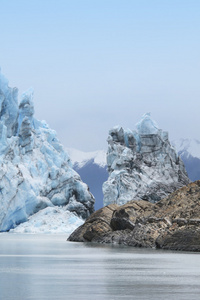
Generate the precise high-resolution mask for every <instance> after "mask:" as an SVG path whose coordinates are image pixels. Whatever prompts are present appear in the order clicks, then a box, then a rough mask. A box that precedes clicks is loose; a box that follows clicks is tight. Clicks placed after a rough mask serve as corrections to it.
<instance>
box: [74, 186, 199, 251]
mask: <svg viewBox="0 0 200 300" xmlns="http://www.w3.org/2000/svg"><path fill="white" fill-rule="evenodd" d="M68 240H69V241H77V242H98V243H114V244H124V245H128V246H134V247H150V248H159V249H170V250H185V251H200V181H196V182H193V183H190V184H189V185H187V186H184V187H182V188H180V189H179V190H177V191H175V192H173V193H172V194H171V195H169V196H168V197H166V198H165V199H162V200H160V201H159V202H157V203H155V204H153V203H151V202H148V201H144V200H134V201H130V202H128V203H126V204H124V205H122V206H119V205H117V204H110V205H108V206H106V207H103V208H102V209H100V210H98V211H96V212H95V213H93V214H92V215H91V216H90V217H89V218H88V219H87V221H86V222H85V223H84V224H83V225H82V226H80V227H79V228H77V229H76V230H75V231H74V232H73V233H72V234H71V236H70V237H69V239H68Z"/></svg>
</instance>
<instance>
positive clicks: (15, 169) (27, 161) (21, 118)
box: [0, 72, 94, 231]
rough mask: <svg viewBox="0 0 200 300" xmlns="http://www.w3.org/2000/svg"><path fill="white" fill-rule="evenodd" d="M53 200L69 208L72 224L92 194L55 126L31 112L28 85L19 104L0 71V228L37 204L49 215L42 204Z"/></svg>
mask: <svg viewBox="0 0 200 300" xmlns="http://www.w3.org/2000/svg"><path fill="white" fill-rule="evenodd" d="M58 206H59V208H62V209H63V212H64V211H66V210H67V211H70V212H74V213H75V214H73V215H72V217H74V218H71V217H70V216H69V214H68V220H69V222H68V226H71V224H72V220H73V221H74V222H75V223H76V221H77V218H78V217H80V218H83V219H86V218H87V217H88V216H89V215H90V214H91V213H92V212H93V210H94V197H93V196H92V194H91V193H90V192H89V190H88V187H87V185H86V184H85V183H83V182H82V181H81V178H80V176H79V175H78V174H77V173H76V172H75V171H74V170H73V169H72V166H71V162H70V159H69V156H68V154H67V153H66V151H65V150H64V148H63V146H62V145H61V143H60V142H59V140H58V139H57V136H56V132H55V131H54V130H52V129H50V128H49V127H48V125H47V124H46V123H45V122H44V121H41V122H40V121H38V120H36V119H35V118H34V106H33V90H31V89H30V90H29V91H27V92H26V93H24V94H23V95H22V99H21V102H20V104H19V105H18V90H17V89H16V88H10V87H9V86H8V80H7V79H6V78H5V77H4V76H3V75H2V74H1V72H0V231H7V230H9V229H11V228H14V227H16V226H17V225H19V224H20V223H22V222H25V221H27V220H28V219H29V217H30V216H31V215H33V214H35V213H37V212H39V211H40V210H42V209H46V215H49V216H50V212H51V210H49V209H47V208H48V207H55V208H56V207H58ZM55 211H56V209H55V210H52V212H53V213H55ZM44 214H45V212H44ZM62 216H63V217H64V218H66V215H65V214H64V213H63V214H60V218H62ZM49 226H51V224H50V223H49Z"/></svg>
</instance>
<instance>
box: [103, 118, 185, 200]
mask: <svg viewBox="0 0 200 300" xmlns="http://www.w3.org/2000/svg"><path fill="white" fill-rule="evenodd" d="M107 165H108V172H109V178H108V180H107V181H106V182H104V184H103V193H104V205H108V204H110V203H117V204H119V205H122V204H124V203H126V202H128V201H130V200H134V199H143V200H148V201H151V202H157V201H158V200H160V199H162V198H164V197H166V196H167V195H168V194H170V193H171V192H173V191H174V190H176V189H178V188H180V187H181V186H183V185H186V184H188V183H189V182H190V180H189V178H188V176H187V173H186V171H185V167H184V164H183V162H182V161H181V159H180V158H179V157H178V156H177V154H176V151H175V149H174V148H173V147H172V146H171V145H170V142H169V139H168V133H167V132H165V131H162V130H161V129H160V128H159V127H158V125H157V123H156V122H155V121H154V120H152V118H151V116H150V114H149V113H148V114H145V115H144V116H143V117H142V119H141V121H140V122H139V123H137V124H136V130H130V129H126V130H125V129H123V128H122V127H120V126H115V127H114V128H112V129H111V130H110V131H109V136H108V151H107Z"/></svg>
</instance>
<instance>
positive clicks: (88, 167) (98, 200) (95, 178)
mask: <svg viewBox="0 0 200 300" xmlns="http://www.w3.org/2000/svg"><path fill="white" fill-rule="evenodd" d="M67 152H68V154H69V156H70V158H71V161H72V165H73V168H74V170H75V171H76V172H77V173H78V174H79V175H80V176H81V178H82V180H83V181H84V182H85V183H86V184H87V185H88V186H89V188H90V191H91V193H92V194H93V195H94V197H95V209H96V210H97V209H99V208H101V207H103V192H102V185H103V183H104V182H105V181H106V180H107V179H108V172H107V163H106V151H104V150H99V151H94V152H83V151H80V150H76V149H72V148H67Z"/></svg>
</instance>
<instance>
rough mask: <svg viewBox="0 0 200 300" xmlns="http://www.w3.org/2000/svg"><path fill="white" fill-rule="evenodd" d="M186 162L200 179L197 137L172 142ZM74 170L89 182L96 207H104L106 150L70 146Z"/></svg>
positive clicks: (191, 176) (191, 171) (197, 178)
mask: <svg viewBox="0 0 200 300" xmlns="http://www.w3.org/2000/svg"><path fill="white" fill-rule="evenodd" d="M171 144H172V145H173V146H174V147H175V149H176V151H177V153H178V155H179V156H181V159H182V161H183V162H184V165H185V168H186V171H187V173H188V177H189V178H190V180H192V181H195V180H199V179H200V141H199V140H195V139H177V140H173V141H172V143H171ZM67 152H68V154H69V157H70V158H71V161H72V164H73V168H74V170H75V171H76V172H77V173H78V174H79V175H80V176H81V178H82V180H83V181H84V182H85V183H87V185H88V186H89V188H90V191H91V193H92V194H93V195H94V197H95V200H96V201H95V209H96V210H97V209H99V208H101V207H103V192H102V185H103V183H104V182H105V181H107V179H108V172H107V165H106V151H104V150H99V151H94V152H83V151H79V150H76V149H72V148H68V149H67Z"/></svg>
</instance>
